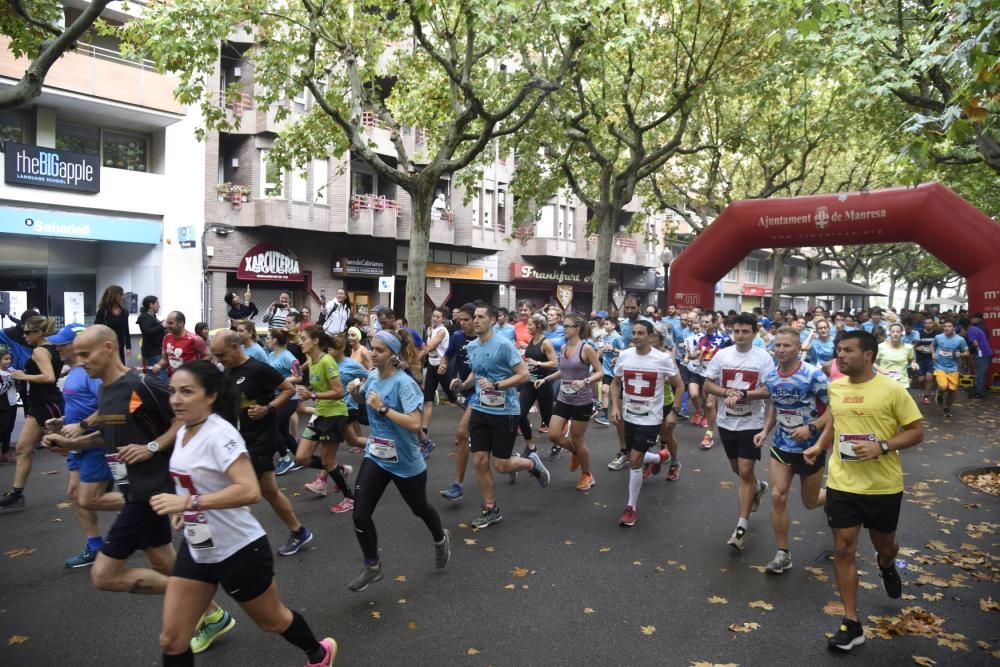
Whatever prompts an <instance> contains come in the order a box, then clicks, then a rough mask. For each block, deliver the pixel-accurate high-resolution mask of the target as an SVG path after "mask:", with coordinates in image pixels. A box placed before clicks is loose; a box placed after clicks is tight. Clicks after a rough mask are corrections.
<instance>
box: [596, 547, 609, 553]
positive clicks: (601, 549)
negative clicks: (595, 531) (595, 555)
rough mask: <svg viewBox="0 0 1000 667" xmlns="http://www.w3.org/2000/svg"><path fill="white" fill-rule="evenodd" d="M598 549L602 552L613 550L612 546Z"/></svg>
mask: <svg viewBox="0 0 1000 667" xmlns="http://www.w3.org/2000/svg"><path fill="white" fill-rule="evenodd" d="M598 551H600V552H601V553H602V554H606V553H608V552H609V551H611V547H601V548H600V549H598Z"/></svg>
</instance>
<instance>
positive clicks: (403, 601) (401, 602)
mask: <svg viewBox="0 0 1000 667" xmlns="http://www.w3.org/2000/svg"><path fill="white" fill-rule="evenodd" d="M396 602H398V603H399V604H406V598H399V599H398V600H396Z"/></svg>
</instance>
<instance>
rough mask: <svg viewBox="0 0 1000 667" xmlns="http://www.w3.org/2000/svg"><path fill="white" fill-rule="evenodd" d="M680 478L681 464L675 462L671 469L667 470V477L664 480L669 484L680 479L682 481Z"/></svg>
mask: <svg viewBox="0 0 1000 667" xmlns="http://www.w3.org/2000/svg"><path fill="white" fill-rule="evenodd" d="M680 477H681V462H680V461H674V462H673V463H671V464H670V467H669V468H667V476H666V477H664V479H665V480H667V481H668V482H676V481H677V480H678V479H680Z"/></svg>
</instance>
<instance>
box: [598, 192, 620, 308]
mask: <svg viewBox="0 0 1000 667" xmlns="http://www.w3.org/2000/svg"><path fill="white" fill-rule="evenodd" d="M597 216H598V217H597V254H596V255H594V282H593V285H594V306H593V310H594V311H595V312H596V311H598V310H608V311H609V312H610V309H609V308H608V286H609V283H610V278H611V247H612V245H613V244H614V241H615V226H616V223H617V221H618V220H617V218H618V208H617V207H615V206H614V205H607V206H603V207H602V208H601V210H599V211H598V212H597Z"/></svg>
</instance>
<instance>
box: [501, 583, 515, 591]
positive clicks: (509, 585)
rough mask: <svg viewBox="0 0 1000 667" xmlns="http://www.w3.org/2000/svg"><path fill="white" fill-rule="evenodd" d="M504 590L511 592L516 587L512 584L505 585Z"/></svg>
mask: <svg viewBox="0 0 1000 667" xmlns="http://www.w3.org/2000/svg"><path fill="white" fill-rule="evenodd" d="M504 588H505V589H506V590H508V591H512V590H514V589H515V588H517V586H515V585H514V584H507V585H506V586H504Z"/></svg>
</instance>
